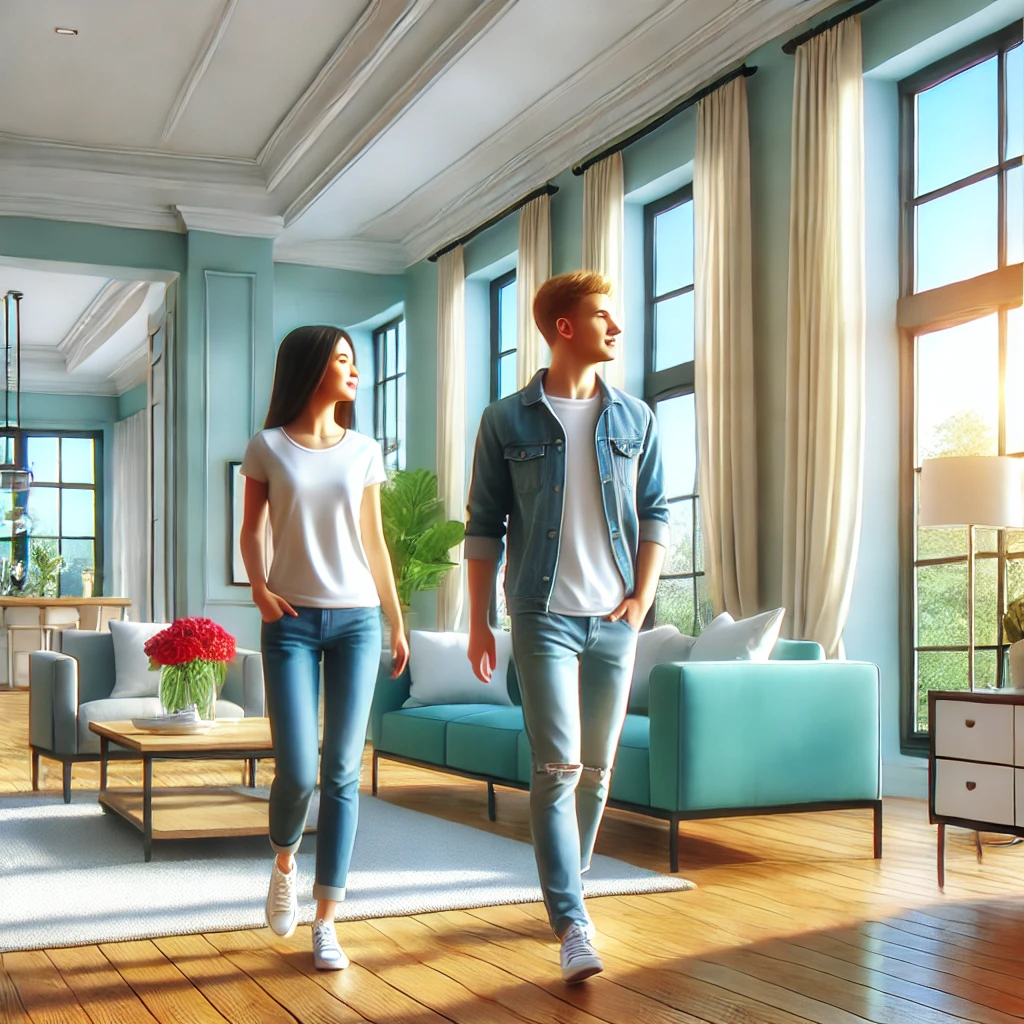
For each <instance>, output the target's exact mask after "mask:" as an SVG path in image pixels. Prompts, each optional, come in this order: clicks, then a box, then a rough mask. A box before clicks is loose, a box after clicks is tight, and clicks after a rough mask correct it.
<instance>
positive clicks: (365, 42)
mask: <svg viewBox="0 0 1024 1024" xmlns="http://www.w3.org/2000/svg"><path fill="white" fill-rule="evenodd" d="M435 2H436V0H411V2H410V0H370V2H369V3H368V4H367V5H366V7H365V8H364V9H363V12H362V14H360V16H359V18H358V20H357V21H356V23H355V25H354V26H353V27H352V28H351V29H350V30H349V32H348V33H347V34H346V36H345V38H344V39H343V40H342V41H341V44H340V45H339V46H338V48H337V49H336V50H335V51H334V53H333V54H332V55H331V57H330V59H329V60H328V61H327V63H326V64H324V66H323V68H321V69H320V72H319V74H318V75H317V76H316V78H315V79H314V80H313V82H312V84H311V85H310V86H309V88H308V89H307V90H306V91H305V92H304V93H303V95H302V96H301V97H300V98H299V100H298V102H297V103H296V104H295V105H294V106H293V107H292V109H291V110H290V111H289V112H288V113H287V114H286V115H285V117H284V119H283V120H282V121H281V123H280V124H279V125H278V126H277V128H276V129H275V131H274V133H273V135H271V137H270V138H269V139H268V140H267V142H266V144H265V145H264V147H263V149H262V150H261V152H260V154H259V156H258V157H257V161H258V162H259V164H260V166H261V167H262V168H263V169H264V172H265V173H266V176H267V188H268V190H269V191H273V190H274V189H275V188H277V186H278V185H280V184H281V182H282V181H283V180H284V179H285V177H286V176H287V175H288V174H289V173H290V172H291V171H292V170H293V169H294V168H295V165H296V164H297V163H298V162H299V160H301V159H302V157H303V156H305V154H306V153H307V152H308V151H309V150H310V148H311V147H312V146H313V145H314V144H315V143H316V142H317V140H319V139H320V137H321V136H322V135H323V134H324V132H325V131H326V130H327V129H328V127H329V126H330V125H331V124H332V123H333V122H334V120H335V119H336V118H337V117H338V116H339V115H340V114H341V113H342V111H343V110H344V109H345V108H346V107H347V106H348V105H349V103H350V102H351V101H352V100H353V98H354V97H355V96H357V95H358V94H359V92H360V90H361V89H362V88H363V87H364V86H365V85H366V83H367V82H368V81H369V79H370V78H371V77H372V76H373V75H374V74H375V73H376V72H377V71H378V70H379V68H380V67H381V65H382V64H383V63H384V62H385V61H386V60H387V59H388V57H390V56H391V54H392V53H393V52H394V50H395V47H396V46H398V44H399V43H400V42H401V41H402V40H403V39H404V38H405V37H406V35H408V33H409V31H410V30H411V29H412V28H413V27H414V26H415V25H416V24H417V22H419V20H420V19H421V18H422V17H423V15H424V14H425V13H426V12H427V10H428V9H429V8H430V7H431V6H432V5H433V4H434V3H435Z"/></svg>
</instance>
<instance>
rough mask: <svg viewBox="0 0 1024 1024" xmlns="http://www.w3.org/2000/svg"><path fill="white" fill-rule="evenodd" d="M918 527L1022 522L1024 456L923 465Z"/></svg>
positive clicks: (967, 458)
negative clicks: (1022, 459)
mask: <svg viewBox="0 0 1024 1024" xmlns="http://www.w3.org/2000/svg"><path fill="white" fill-rule="evenodd" d="M920 487H921V491H920V500H921V510H920V515H919V517H918V525H920V526H990V527H995V528H996V529H1005V528H1007V527H1020V526H1024V475H1022V472H1021V460H1020V459H1011V458H1008V457H1006V456H1004V455H1000V456H996V455H958V456H952V457H949V458H944V459H924V460H923V461H922V463H921V483H920Z"/></svg>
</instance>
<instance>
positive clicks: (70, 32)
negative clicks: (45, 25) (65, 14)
mask: <svg viewBox="0 0 1024 1024" xmlns="http://www.w3.org/2000/svg"><path fill="white" fill-rule="evenodd" d="M53 31H54V32H56V33H57V35H59V36H77V35H78V29H77V28H55V29H54V30H53Z"/></svg>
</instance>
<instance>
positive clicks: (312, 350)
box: [263, 326, 356, 430]
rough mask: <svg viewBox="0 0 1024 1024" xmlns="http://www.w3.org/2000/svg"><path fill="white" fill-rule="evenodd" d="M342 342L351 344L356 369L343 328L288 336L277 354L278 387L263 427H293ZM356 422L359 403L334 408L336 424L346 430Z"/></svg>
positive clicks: (306, 329) (307, 329)
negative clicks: (339, 343) (287, 425)
mask: <svg viewBox="0 0 1024 1024" xmlns="http://www.w3.org/2000/svg"><path fill="white" fill-rule="evenodd" d="M341 339H344V340H345V341H347V342H348V347H349V349H350V350H351V352H352V365H353V366H355V364H356V347H355V345H353V344H352V339H351V338H350V337H349V336H348V335H347V334H346V333H345V332H344V331H343V330H341V328H340V327H326V326H320V327H296V328H295V330H294V331H290V332H289V333H288V334H287V335H286V336H285V339H284V341H282V342H281V347H280V348H279V349H278V350H277V365H276V366H275V367H274V387H273V389H272V390H271V393H270V408H269V409H268V410H267V418H266V420H265V421H264V423H263V429H264V430H270V429H271V428H272V427H283V426H285V425H286V424H288V423H291V422H292V420H294V419H296V418H297V417H298V416H299V414H300V413H301V412H302V410H303V409H305V408H306V404H307V403H308V402H309V400H310V398H312V397H313V392H314V391H316V389H317V388H318V387H319V386H320V381H322V380H323V378H324V372H325V371H326V370H327V365H328V363H330V361H331V357H332V356H333V355H334V349H335V348H336V346H337V344H338V342H339V341H340V340H341ZM355 418H356V403H355V402H338V404H337V405H336V406H335V407H334V421H335V423H337V424H338V425H339V426H341V427H344V428H345V429H346V430H348V429H349V428H350V427H352V428H354V426H355Z"/></svg>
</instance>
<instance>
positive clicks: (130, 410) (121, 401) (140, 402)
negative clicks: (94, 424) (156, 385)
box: [117, 384, 148, 420]
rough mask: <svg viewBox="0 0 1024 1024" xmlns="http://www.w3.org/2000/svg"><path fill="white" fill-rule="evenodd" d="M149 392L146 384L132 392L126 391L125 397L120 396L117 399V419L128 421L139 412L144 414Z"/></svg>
mask: <svg viewBox="0 0 1024 1024" xmlns="http://www.w3.org/2000/svg"><path fill="white" fill-rule="evenodd" d="M147 390H148V389H147V387H146V385H145V384H138V385H136V386H135V387H134V388H132V389H131V391H126V392H125V393H124V394H123V395H121V396H119V398H118V399H117V418H118V419H119V420H126V419H128V418H129V417H130V416H134V415H135V414H136V413H137V412H142V410H143V409H145V408H146V401H147V398H148V394H147Z"/></svg>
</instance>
